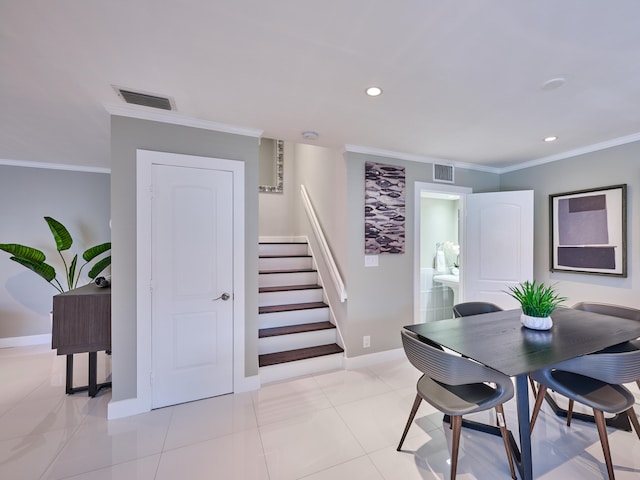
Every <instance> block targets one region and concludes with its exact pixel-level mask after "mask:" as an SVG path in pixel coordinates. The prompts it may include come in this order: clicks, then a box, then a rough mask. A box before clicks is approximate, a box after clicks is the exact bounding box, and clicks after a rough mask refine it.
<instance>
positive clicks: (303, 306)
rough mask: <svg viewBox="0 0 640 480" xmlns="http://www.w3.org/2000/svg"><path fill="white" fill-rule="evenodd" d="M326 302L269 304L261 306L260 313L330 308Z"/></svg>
mask: <svg viewBox="0 0 640 480" xmlns="http://www.w3.org/2000/svg"><path fill="white" fill-rule="evenodd" d="M328 307H329V305H327V304H326V303H324V302H308V303H290V304H288V305H268V306H265V307H259V308H258V313H276V312H293V311H295V310H311V309H313V308H328Z"/></svg>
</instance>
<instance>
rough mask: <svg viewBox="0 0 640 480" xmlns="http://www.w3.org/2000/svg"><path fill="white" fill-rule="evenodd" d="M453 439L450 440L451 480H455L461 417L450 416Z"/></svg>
mask: <svg viewBox="0 0 640 480" xmlns="http://www.w3.org/2000/svg"><path fill="white" fill-rule="evenodd" d="M451 423H452V424H453V437H452V439H451V475H450V478H451V480H453V479H455V478H456V473H457V470H458V451H459V449H460V432H461V430H462V415H455V416H454V415H452V416H451Z"/></svg>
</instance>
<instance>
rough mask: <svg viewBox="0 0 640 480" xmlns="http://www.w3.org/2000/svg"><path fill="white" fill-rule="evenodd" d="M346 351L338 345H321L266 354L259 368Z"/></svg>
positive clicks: (261, 357)
mask: <svg viewBox="0 0 640 480" xmlns="http://www.w3.org/2000/svg"><path fill="white" fill-rule="evenodd" d="M343 352H344V350H343V349H342V347H340V346H339V345H338V344H335V343H332V344H329V345H319V346H317V347H309V348H299V349H297V350H288V351H286V352H276V353H265V354H264V355H260V356H259V357H258V358H259V360H258V361H259V366H260V367H266V366H269V365H277V364H279V363H287V362H295V361H297V360H304V359H307V358H314V357H321V356H324V355H333V354H335V353H343Z"/></svg>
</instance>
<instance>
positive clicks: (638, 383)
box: [636, 380, 640, 388]
mask: <svg viewBox="0 0 640 480" xmlns="http://www.w3.org/2000/svg"><path fill="white" fill-rule="evenodd" d="M636 385H638V388H640V380H636Z"/></svg>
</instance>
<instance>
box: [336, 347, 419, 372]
mask: <svg viewBox="0 0 640 480" xmlns="http://www.w3.org/2000/svg"><path fill="white" fill-rule="evenodd" d="M402 358H407V357H406V356H405V354H404V349H402V348H396V349H395V350H386V351H384V352H377V353H371V354H369V355H360V356H359V357H351V358H345V359H344V368H345V370H353V369H356V368H363V367H368V366H370V365H375V364H377V363H383V362H390V361H393V360H400V359H402Z"/></svg>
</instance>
